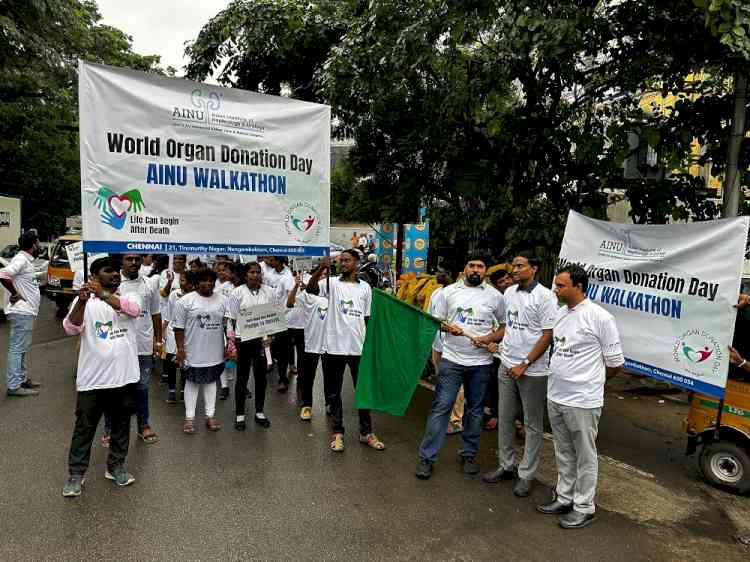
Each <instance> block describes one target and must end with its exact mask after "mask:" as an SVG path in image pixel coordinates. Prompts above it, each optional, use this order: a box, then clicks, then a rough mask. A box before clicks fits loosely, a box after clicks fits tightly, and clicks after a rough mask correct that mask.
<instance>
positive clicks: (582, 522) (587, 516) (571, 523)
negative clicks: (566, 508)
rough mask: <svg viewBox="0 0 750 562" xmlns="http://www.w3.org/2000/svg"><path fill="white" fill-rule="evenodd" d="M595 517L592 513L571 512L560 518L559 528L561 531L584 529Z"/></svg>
mask: <svg viewBox="0 0 750 562" xmlns="http://www.w3.org/2000/svg"><path fill="white" fill-rule="evenodd" d="M595 519H596V517H594V514H593V513H579V512H577V511H571V512H570V513H566V514H565V515H561V516H560V527H562V528H563V529H583V528H584V527H586V526H588V525H591V524H592V523H593V522H594V520H595Z"/></svg>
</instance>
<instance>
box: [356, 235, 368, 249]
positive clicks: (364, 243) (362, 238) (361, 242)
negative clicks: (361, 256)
mask: <svg viewBox="0 0 750 562" xmlns="http://www.w3.org/2000/svg"><path fill="white" fill-rule="evenodd" d="M357 246H363V247H365V248H367V236H360V237H359V243H358V244H357Z"/></svg>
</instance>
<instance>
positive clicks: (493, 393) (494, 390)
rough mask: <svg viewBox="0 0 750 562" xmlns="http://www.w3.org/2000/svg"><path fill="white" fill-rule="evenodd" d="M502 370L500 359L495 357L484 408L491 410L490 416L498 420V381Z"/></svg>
mask: <svg viewBox="0 0 750 562" xmlns="http://www.w3.org/2000/svg"><path fill="white" fill-rule="evenodd" d="M499 369H500V359H498V358H497V357H495V358H494V359H493V360H492V371H491V372H490V381H489V382H488V383H487V392H486V394H485V395H484V404H483V405H484V407H485V408H489V410H490V416H491V417H493V418H497V416H498V394H499V389H498V381H497V374H498V370H499Z"/></svg>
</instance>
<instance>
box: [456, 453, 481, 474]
mask: <svg viewBox="0 0 750 562" xmlns="http://www.w3.org/2000/svg"><path fill="white" fill-rule="evenodd" d="M458 462H459V464H460V465H461V466H462V467H464V474H479V471H480V468H479V463H478V462H477V459H476V457H461V458H460V459H459V461H458Z"/></svg>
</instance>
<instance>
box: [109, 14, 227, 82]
mask: <svg viewBox="0 0 750 562" xmlns="http://www.w3.org/2000/svg"><path fill="white" fill-rule="evenodd" d="M97 4H98V5H99V12H100V13H101V14H102V23H105V24H107V25H111V26H112V27H116V28H118V29H120V30H121V31H124V32H125V33H126V34H128V35H130V36H131V37H132V38H133V50H134V51H135V52H136V53H138V54H141V55H160V56H161V65H162V66H163V67H167V66H174V67H175V68H176V69H177V74H178V75H180V76H181V75H183V74H184V70H183V66H185V64H187V59H186V58H185V57H184V56H183V51H184V50H185V41H192V40H193V39H195V38H196V37H197V36H198V32H199V31H200V30H201V28H202V27H203V25H204V24H205V23H206V22H208V20H210V19H211V18H212V17H214V16H215V15H216V14H217V13H219V12H220V11H221V10H222V9H224V8H225V7H226V6H227V5H228V4H229V0H201V1H194V0H97Z"/></svg>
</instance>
